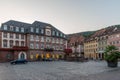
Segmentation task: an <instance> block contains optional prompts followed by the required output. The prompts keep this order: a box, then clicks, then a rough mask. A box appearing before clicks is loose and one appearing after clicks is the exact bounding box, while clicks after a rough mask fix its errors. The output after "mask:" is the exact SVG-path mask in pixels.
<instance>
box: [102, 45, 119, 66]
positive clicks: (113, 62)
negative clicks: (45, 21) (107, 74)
mask: <svg viewBox="0 0 120 80" xmlns="http://www.w3.org/2000/svg"><path fill="white" fill-rule="evenodd" d="M104 54H105V56H104V58H105V60H106V61H107V63H108V67H117V66H118V58H119V57H120V52H119V51H118V49H117V48H116V47H115V46H113V45H109V46H107V47H106V49H105V53H104Z"/></svg>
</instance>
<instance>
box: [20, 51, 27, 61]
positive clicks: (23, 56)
mask: <svg viewBox="0 0 120 80" xmlns="http://www.w3.org/2000/svg"><path fill="white" fill-rule="evenodd" d="M18 59H27V55H26V53H25V52H20V53H19V55H18Z"/></svg>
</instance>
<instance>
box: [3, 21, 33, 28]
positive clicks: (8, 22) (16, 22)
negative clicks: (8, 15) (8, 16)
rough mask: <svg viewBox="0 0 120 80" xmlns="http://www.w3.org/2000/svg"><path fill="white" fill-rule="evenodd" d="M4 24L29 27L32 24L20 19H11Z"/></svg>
mask: <svg viewBox="0 0 120 80" xmlns="http://www.w3.org/2000/svg"><path fill="white" fill-rule="evenodd" d="M3 24H6V25H10V26H16V27H29V26H31V24H29V23H24V22H20V21H15V20H9V21H7V22H5V23H3Z"/></svg>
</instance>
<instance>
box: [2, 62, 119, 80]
mask: <svg viewBox="0 0 120 80" xmlns="http://www.w3.org/2000/svg"><path fill="white" fill-rule="evenodd" d="M119 64H120V63H119ZM119 69H120V66H119V67H118V68H108V67H107V64H106V62H105V61H88V62H83V63H82V62H65V61H53V62H29V63H28V64H17V65H11V64H10V63H0V80H107V79H109V80H120V79H119V76H120V70H119Z"/></svg>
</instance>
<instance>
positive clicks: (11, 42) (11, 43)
mask: <svg viewBox="0 0 120 80" xmlns="http://www.w3.org/2000/svg"><path fill="white" fill-rule="evenodd" d="M12 47H13V41H12V40H10V48H12Z"/></svg>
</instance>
